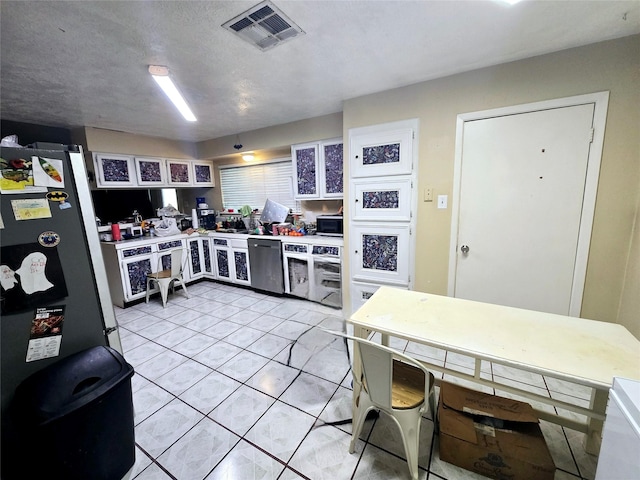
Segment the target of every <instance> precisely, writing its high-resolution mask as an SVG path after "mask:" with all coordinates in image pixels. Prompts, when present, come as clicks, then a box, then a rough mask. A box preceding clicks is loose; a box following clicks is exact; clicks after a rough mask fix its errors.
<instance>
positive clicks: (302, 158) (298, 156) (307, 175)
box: [291, 143, 320, 198]
mask: <svg viewBox="0 0 640 480" xmlns="http://www.w3.org/2000/svg"><path fill="white" fill-rule="evenodd" d="M291 160H292V162H293V177H294V183H295V197H296V198H320V182H319V180H320V178H319V175H320V171H319V169H318V164H319V153H318V144H317V143H308V144H301V145H292V146H291Z"/></svg>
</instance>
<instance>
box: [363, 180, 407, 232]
mask: <svg viewBox="0 0 640 480" xmlns="http://www.w3.org/2000/svg"><path fill="white" fill-rule="evenodd" d="M351 185H352V195H351V212H352V216H351V219H352V220H356V221H358V220H364V221H371V220H375V221H382V222H385V221H389V222H409V221H410V220H411V186H412V179H411V178H398V177H375V178H373V179H368V178H359V179H355V180H353V181H352V182H351Z"/></svg>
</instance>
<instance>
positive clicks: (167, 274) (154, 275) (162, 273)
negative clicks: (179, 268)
mask: <svg viewBox="0 0 640 480" xmlns="http://www.w3.org/2000/svg"><path fill="white" fill-rule="evenodd" d="M147 277H151V278H171V270H162V271H160V272H155V273H148V274H147Z"/></svg>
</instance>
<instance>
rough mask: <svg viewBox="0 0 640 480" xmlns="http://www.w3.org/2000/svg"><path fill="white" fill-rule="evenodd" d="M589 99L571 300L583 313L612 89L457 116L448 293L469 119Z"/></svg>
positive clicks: (451, 290)
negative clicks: (586, 151)
mask: <svg viewBox="0 0 640 480" xmlns="http://www.w3.org/2000/svg"><path fill="white" fill-rule="evenodd" d="M589 103H593V104H594V112H593V138H592V141H591V146H590V148H589V156H588V159H587V175H586V179H585V189H584V196H583V201H582V215H581V217H580V231H579V233H578V245H577V249H576V262H575V266H574V273H573V284H572V287H571V299H570V303H569V315H571V316H575V317H578V316H580V311H581V309H582V296H583V293H584V282H585V278H586V273H587V262H588V260H589V246H590V243H591V229H592V227H593V215H594V212H595V204H596V194H597V190H598V179H599V176H600V162H601V159H602V148H603V145H604V131H605V124H606V120H607V108H608V105H609V92H608V91H604V92H595V93H588V94H585V95H576V96H572V97H564V98H557V99H553V100H544V101H541V102H533V103H525V104H522V105H513V106H509V107H502V108H496V109H491V110H482V111H478V112H470V113H462V114H459V115H458V117H457V120H456V146H455V160H454V170H453V198H452V204H451V238H450V244H449V279H448V289H447V295H449V296H451V297H453V296H455V284H456V269H457V263H458V255H457V250H458V229H459V225H458V221H459V215H460V189H461V180H462V155H463V151H462V141H463V136H464V126H465V123H466V122H470V121H474V120H486V119H489V118H495V117H502V116H507V115H517V114H522V113H531V112H535V111H540V110H551V109H556V108H563V107H573V106H577V105H585V104H589Z"/></svg>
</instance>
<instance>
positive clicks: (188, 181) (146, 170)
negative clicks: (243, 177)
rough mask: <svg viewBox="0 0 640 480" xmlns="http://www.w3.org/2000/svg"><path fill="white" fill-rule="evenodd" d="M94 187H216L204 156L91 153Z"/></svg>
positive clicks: (209, 165) (212, 170)
mask: <svg viewBox="0 0 640 480" xmlns="http://www.w3.org/2000/svg"><path fill="white" fill-rule="evenodd" d="M93 161H94V169H95V172H96V186H97V188H113V189H115V188H138V187H140V188H153V187H157V188H163V187H215V178H214V167H213V163H212V162H209V161H206V160H192V159H180V160H177V159H166V158H158V157H138V156H135V157H134V156H133V155H120V154H112V153H94V154H93Z"/></svg>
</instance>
